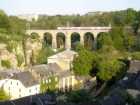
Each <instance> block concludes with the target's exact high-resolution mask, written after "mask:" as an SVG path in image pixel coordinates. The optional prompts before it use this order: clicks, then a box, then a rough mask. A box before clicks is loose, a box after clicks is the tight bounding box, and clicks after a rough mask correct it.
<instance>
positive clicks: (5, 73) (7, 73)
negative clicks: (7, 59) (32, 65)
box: [0, 69, 20, 79]
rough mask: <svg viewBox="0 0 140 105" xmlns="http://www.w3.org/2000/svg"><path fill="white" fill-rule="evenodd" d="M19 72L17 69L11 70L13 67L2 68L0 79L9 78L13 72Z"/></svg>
mask: <svg viewBox="0 0 140 105" xmlns="http://www.w3.org/2000/svg"><path fill="white" fill-rule="evenodd" d="M19 72H20V71H19V70H13V69H8V70H2V71H0V79H6V78H10V77H11V76H12V75H13V74H15V73H19Z"/></svg>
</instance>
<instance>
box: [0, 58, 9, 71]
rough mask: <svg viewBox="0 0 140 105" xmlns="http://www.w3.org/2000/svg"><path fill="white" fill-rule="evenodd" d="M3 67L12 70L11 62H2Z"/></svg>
mask: <svg viewBox="0 0 140 105" xmlns="http://www.w3.org/2000/svg"><path fill="white" fill-rule="evenodd" d="M1 65H2V67H6V68H8V69H9V68H11V62H10V61H9V60H1Z"/></svg>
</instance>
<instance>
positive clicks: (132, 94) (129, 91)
mask: <svg viewBox="0 0 140 105" xmlns="http://www.w3.org/2000/svg"><path fill="white" fill-rule="evenodd" d="M127 92H128V94H130V95H131V96H133V98H136V97H137V96H138V95H140V91H139V90H136V89H127Z"/></svg>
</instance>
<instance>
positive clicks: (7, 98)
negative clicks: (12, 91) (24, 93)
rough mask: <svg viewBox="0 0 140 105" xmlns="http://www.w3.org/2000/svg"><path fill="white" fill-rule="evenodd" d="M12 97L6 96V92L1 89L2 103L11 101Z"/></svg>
mask: <svg viewBox="0 0 140 105" xmlns="http://www.w3.org/2000/svg"><path fill="white" fill-rule="evenodd" d="M9 99H10V97H9V96H8V95H7V94H6V92H5V91H4V90H3V89H2V88H0V101H5V100H9Z"/></svg>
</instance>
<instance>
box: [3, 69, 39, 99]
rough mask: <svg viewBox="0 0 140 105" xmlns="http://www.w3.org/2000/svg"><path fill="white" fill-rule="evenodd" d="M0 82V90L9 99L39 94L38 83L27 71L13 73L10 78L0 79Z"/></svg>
mask: <svg viewBox="0 0 140 105" xmlns="http://www.w3.org/2000/svg"><path fill="white" fill-rule="evenodd" d="M0 82H1V87H0V88H3V89H4V91H5V92H6V93H7V94H8V95H9V96H10V97H11V99H17V98H21V97H25V96H30V95H34V94H38V93H39V92H40V85H39V83H38V81H37V80H36V79H35V78H34V77H33V76H32V74H31V73H30V72H28V71H26V72H18V73H13V74H11V76H9V77H7V78H5V79H4V78H3V79H1V80H0Z"/></svg>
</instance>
